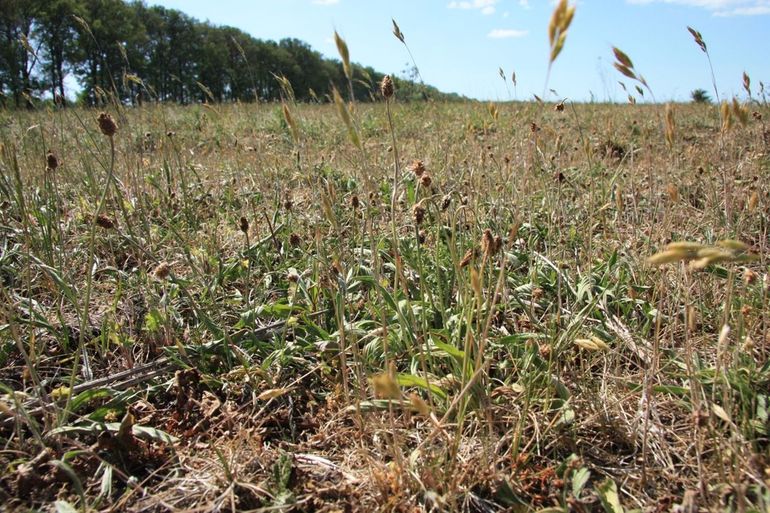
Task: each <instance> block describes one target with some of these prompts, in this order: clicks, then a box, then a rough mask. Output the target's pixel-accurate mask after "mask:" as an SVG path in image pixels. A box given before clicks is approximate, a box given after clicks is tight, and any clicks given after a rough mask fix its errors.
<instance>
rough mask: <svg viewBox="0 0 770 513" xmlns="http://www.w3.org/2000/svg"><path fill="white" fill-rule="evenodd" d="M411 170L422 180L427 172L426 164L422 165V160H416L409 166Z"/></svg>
mask: <svg viewBox="0 0 770 513" xmlns="http://www.w3.org/2000/svg"><path fill="white" fill-rule="evenodd" d="M409 169H411V170H412V173H414V176H416V177H417V178H420V177H421V176H422V174H423V173H424V172H425V164H423V163H422V160H420V159H416V160H415V161H414V162H412V164H411V165H410V166H409Z"/></svg>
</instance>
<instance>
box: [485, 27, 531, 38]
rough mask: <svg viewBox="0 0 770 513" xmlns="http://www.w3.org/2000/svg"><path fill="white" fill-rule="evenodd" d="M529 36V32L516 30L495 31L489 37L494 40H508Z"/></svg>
mask: <svg viewBox="0 0 770 513" xmlns="http://www.w3.org/2000/svg"><path fill="white" fill-rule="evenodd" d="M527 34H529V30H516V29H494V30H492V31H491V32H490V33H489V34H487V37H490V38H492V39H507V38H512V37H524V36H526V35H527Z"/></svg>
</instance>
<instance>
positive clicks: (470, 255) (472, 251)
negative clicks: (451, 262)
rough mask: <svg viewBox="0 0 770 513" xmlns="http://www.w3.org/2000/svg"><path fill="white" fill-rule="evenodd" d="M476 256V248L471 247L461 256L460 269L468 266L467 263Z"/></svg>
mask: <svg viewBox="0 0 770 513" xmlns="http://www.w3.org/2000/svg"><path fill="white" fill-rule="evenodd" d="M477 256H478V249H476V248H471V249H469V250H468V251H466V252H465V255H464V256H463V259H462V260H460V269H463V268H465V267H468V264H470V263H471V262H472V261H473V259H474V258H476V257H477Z"/></svg>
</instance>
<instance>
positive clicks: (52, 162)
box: [45, 150, 59, 171]
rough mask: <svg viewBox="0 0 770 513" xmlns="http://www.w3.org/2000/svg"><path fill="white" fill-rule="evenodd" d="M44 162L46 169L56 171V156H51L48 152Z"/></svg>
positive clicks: (57, 164) (57, 165) (57, 161)
mask: <svg viewBox="0 0 770 513" xmlns="http://www.w3.org/2000/svg"><path fill="white" fill-rule="evenodd" d="M45 161H46V165H47V166H48V169H50V170H51V171H56V168H57V167H59V159H58V158H57V157H56V155H54V154H53V152H52V151H51V150H48V153H46V155H45Z"/></svg>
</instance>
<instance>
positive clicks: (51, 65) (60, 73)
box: [33, 0, 82, 98]
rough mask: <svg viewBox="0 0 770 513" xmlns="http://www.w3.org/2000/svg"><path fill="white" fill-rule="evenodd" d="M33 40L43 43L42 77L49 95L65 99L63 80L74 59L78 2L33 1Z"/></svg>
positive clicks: (63, 0)
mask: <svg viewBox="0 0 770 513" xmlns="http://www.w3.org/2000/svg"><path fill="white" fill-rule="evenodd" d="M34 3H35V4H36V11H35V29H34V32H33V34H34V36H33V37H34V38H35V39H37V40H39V41H40V42H41V43H42V47H43V49H44V52H45V54H44V57H45V58H44V60H43V63H42V68H43V75H44V76H45V77H46V79H44V80H47V81H48V87H49V88H50V91H51V94H52V95H53V96H56V95H57V94H59V95H60V96H61V97H62V98H64V97H65V95H64V77H65V75H66V73H67V65H68V63H71V62H73V61H74V60H75V59H76V51H77V47H76V42H75V36H76V30H75V18H74V16H79V15H81V14H82V13H81V12H80V4H79V3H78V2H77V0H35V1H34Z"/></svg>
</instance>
